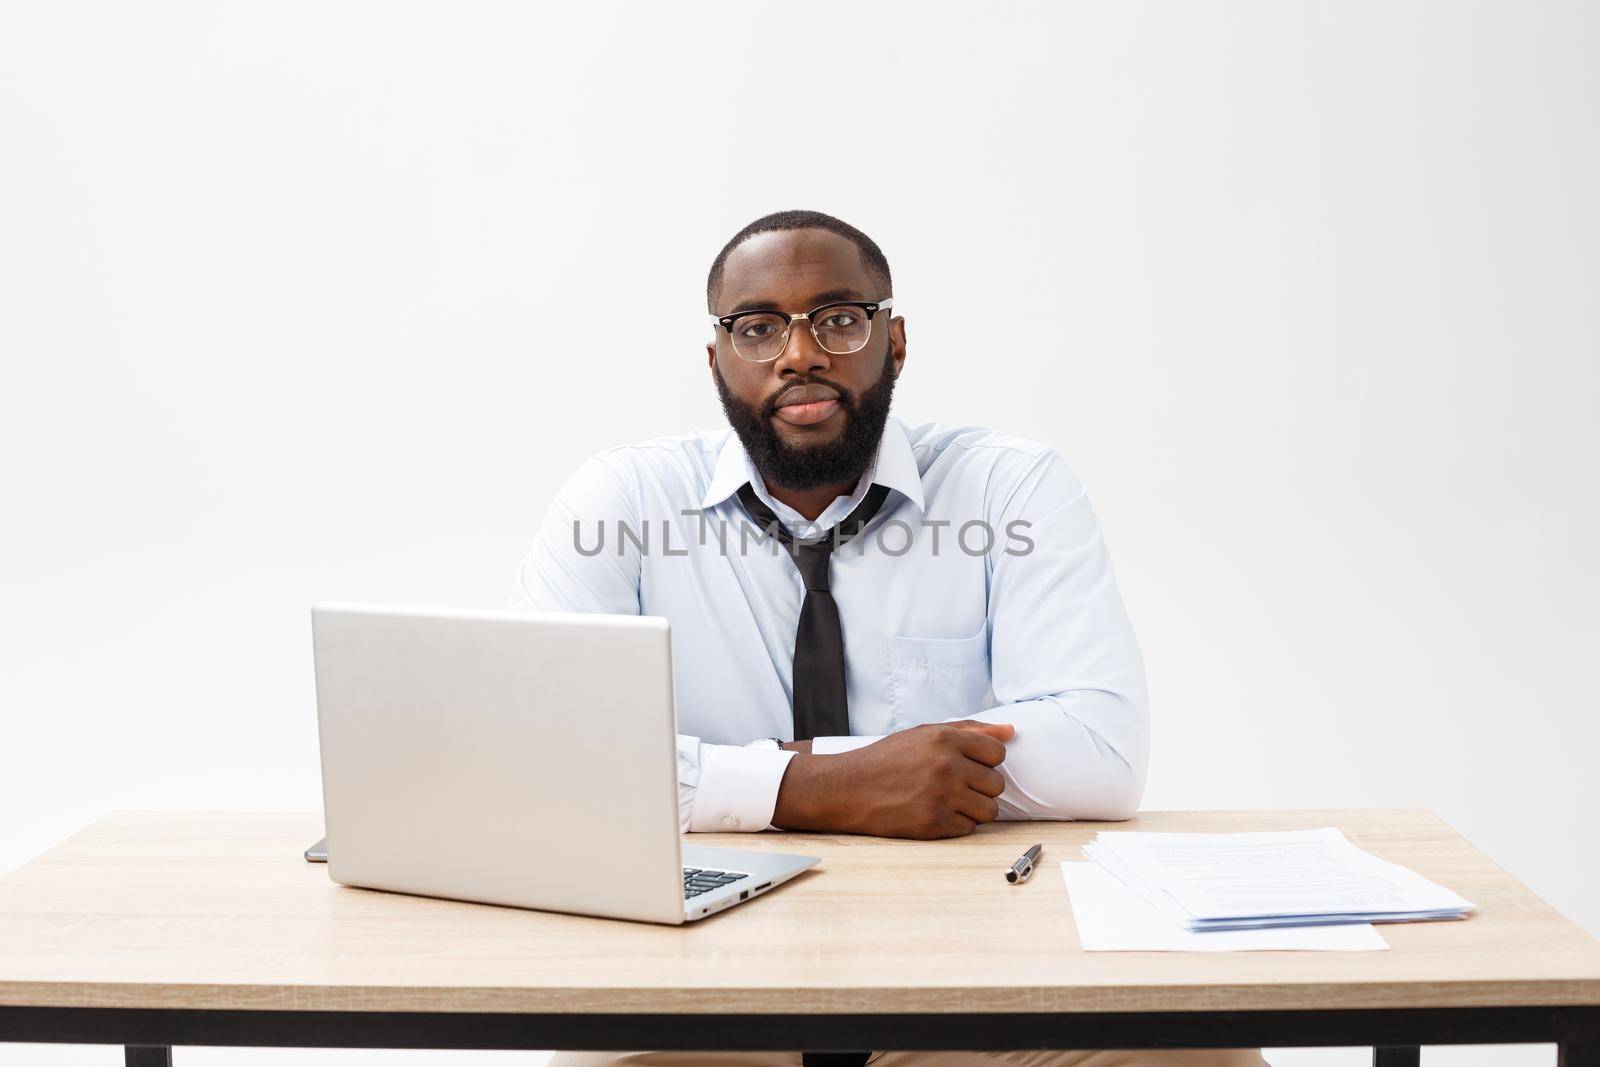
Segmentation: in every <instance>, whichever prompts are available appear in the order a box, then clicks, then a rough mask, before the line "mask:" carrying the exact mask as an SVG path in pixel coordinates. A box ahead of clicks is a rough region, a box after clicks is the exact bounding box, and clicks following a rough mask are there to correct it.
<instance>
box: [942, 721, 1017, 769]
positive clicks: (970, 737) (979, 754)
mask: <svg viewBox="0 0 1600 1067" xmlns="http://www.w3.org/2000/svg"><path fill="white" fill-rule="evenodd" d="M953 736H954V737H955V738H956V747H957V749H958V751H960V753H961V754H962V755H963V756H965V757H967V758H968V759H970V760H976V761H977V762H979V763H981V764H983V765H984V766H985V767H998V766H999V765H1000V764H1001V763H1004V762H1005V758H1006V746H1005V744H1004V743H1003V742H1001V741H997V740H995V739H994V738H993V737H990V736H989V735H988V734H986V733H979V732H978V731H977V730H957V731H955V732H954V734H953Z"/></svg>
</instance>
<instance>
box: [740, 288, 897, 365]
mask: <svg viewBox="0 0 1600 1067" xmlns="http://www.w3.org/2000/svg"><path fill="white" fill-rule="evenodd" d="M892 307H894V298H893V297H889V298H888V299H886V300H830V301H828V302H827V303H826V304H818V305H817V306H816V307H814V308H812V309H811V310H810V311H802V312H800V314H798V315H791V314H789V313H788V312H787V311H772V310H757V311H735V312H734V313H733V314H732V315H712V316H709V317H710V319H711V326H712V328H713V329H715V328H716V327H718V326H721V327H722V328H723V330H724V331H726V332H727V334H728V343H729V344H730V345H732V346H733V354H734V355H736V356H738V357H739V358H740V359H742V360H744V361H745V362H746V363H771V362H772V361H773V360H775V359H781V358H782V357H783V353H784V350H785V349H787V348H788V347H789V333H790V331H792V330H793V329H794V324H795V320H797V319H805V320H806V329H808V330H810V331H811V339H812V340H813V341H815V342H816V343H817V347H818V348H820V349H822V350H823V351H824V352H826V353H828V355H830V356H853V355H855V354H856V353H857V352H859V351H861V349H862V348H866V347H867V344H868V343H869V342H870V341H871V340H872V320H873V318H874V317H875V316H876V315H877V314H878V312H880V311H888V310H889V309H890V308H892ZM830 308H859V309H860V310H861V311H863V312H865V313H866V319H867V336H866V340H864V341H862V342H861V348H853V349H851V350H850V351H849V352H835V351H834V350H833V349H831V348H829V347H828V346H827V345H825V344H823V343H822V338H820V337H818V336H817V323H816V320H815V319H814V318H813V317H812V316H814V315H816V314H817V312H819V311H827V310H829V309H830ZM750 315H776V316H778V317H779V318H780V319H782V320H783V341H782V343H780V344H779V345H778V354H777V355H775V356H772V357H771V358H769V359H751V358H750V357H749V356H747V355H745V354H744V353H743V352H741V351H739V342H737V341H735V340H734V339H733V324H734V323H736V322H738V321H739V320H740V319H742V318H746V317H748V316H750Z"/></svg>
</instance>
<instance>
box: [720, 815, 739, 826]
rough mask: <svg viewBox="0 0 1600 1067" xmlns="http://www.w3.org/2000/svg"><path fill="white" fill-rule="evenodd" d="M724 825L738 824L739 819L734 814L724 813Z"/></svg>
mask: <svg viewBox="0 0 1600 1067" xmlns="http://www.w3.org/2000/svg"><path fill="white" fill-rule="evenodd" d="M722 825H724V826H738V825H739V820H738V819H736V818H734V817H733V816H732V815H724V816H723V817H722Z"/></svg>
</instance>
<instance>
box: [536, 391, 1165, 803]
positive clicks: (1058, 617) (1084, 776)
mask: <svg viewBox="0 0 1600 1067" xmlns="http://www.w3.org/2000/svg"><path fill="white" fill-rule="evenodd" d="M745 482H749V483H750V484H751V485H752V486H753V487H754V488H755V491H756V493H757V495H758V496H760V498H761V499H762V500H764V501H765V502H766V503H767V505H768V506H769V507H771V508H772V510H773V512H774V513H775V514H776V515H777V516H778V518H779V520H780V521H781V522H783V524H784V525H785V526H786V527H788V528H789V530H790V531H791V532H793V533H794V534H795V536H797V537H800V538H802V539H809V538H811V537H814V536H820V535H821V534H822V533H823V532H825V531H827V530H828V529H830V528H831V527H832V526H834V525H835V524H837V523H838V522H839V521H841V520H842V519H844V517H845V516H846V515H848V514H849V513H850V511H851V510H852V509H853V508H854V507H855V505H856V504H857V503H859V502H860V500H861V498H862V497H863V496H865V495H866V492H867V489H868V488H869V487H870V486H871V485H872V484H873V483H874V482H881V483H882V484H883V485H885V486H887V487H888V488H889V489H890V490H892V491H891V492H890V494H889V496H888V498H887V499H886V500H885V502H884V504H883V507H882V508H881V509H880V510H879V512H878V514H877V515H876V516H875V517H874V518H873V520H872V521H871V522H870V523H869V524H868V525H867V526H866V528H865V529H864V530H863V531H862V533H861V534H860V535H859V536H858V537H856V538H855V539H853V540H851V541H849V542H847V543H846V544H844V545H843V546H841V547H839V548H838V549H837V550H836V551H835V553H834V558H833V563H832V572H831V577H832V586H833V595H834V599H835V600H836V601H837V602H838V605H839V614H840V618H841V620H842V626H843V629H844V638H845V659H846V688H847V691H848V697H849V704H850V707H849V713H850V732H851V734H852V736H851V737H847V738H817V739H815V740H814V742H813V746H812V747H813V751H814V752H816V753H819V754H827V753H833V752H842V751H845V750H847V749H850V748H853V747H856V746H859V745H864V744H870V743H871V742H872V741H874V740H877V739H878V738H879V737H881V736H882V735H884V734H887V733H890V732H893V731H896V730H904V729H907V728H908V727H912V726H916V725H919V724H921V723H931V722H942V721H949V720H953V719H965V718H972V719H980V720H984V721H988V722H999V723H1011V724H1013V725H1014V726H1015V727H1016V736H1015V738H1013V739H1012V740H1011V741H1010V742H1009V743H1008V745H1007V753H1006V760H1005V762H1004V763H1003V764H1002V765H1001V767H1000V770H1001V771H1002V773H1003V774H1004V776H1005V783H1006V785H1005V792H1004V793H1003V794H1002V795H1001V797H1000V817H1001V818H1002V819H1125V818H1127V817H1128V816H1130V815H1131V814H1133V812H1134V811H1135V809H1136V808H1137V807H1138V804H1139V798H1140V795H1141V794H1142V792H1143V789H1144V780H1145V770H1146V766H1147V763H1148V752H1149V700H1148V695H1147V692H1146V687H1145V673H1144V661H1143V658H1142V657H1141V654H1140V651H1139V645H1138V642H1137V641H1136V639H1135V637H1134V633H1133V627H1132V625H1131V623H1130V622H1129V620H1128V616H1127V613H1126V611H1125V610H1124V608H1123V604H1122V597H1121V594H1120V593H1119V591H1118V589H1117V584H1116V578H1115V575H1114V573H1113V570H1112V565H1111V557H1110V554H1109V552H1108V550H1107V548H1106V544H1105V540H1104V538H1103V537H1102V536H1101V532H1100V523H1099V520H1098V519H1097V518H1096V516H1095V514H1094V511H1093V510H1092V508H1091V507H1090V505H1089V499H1088V497H1087V495H1086V494H1085V492H1084V488H1083V486H1082V484H1080V483H1079V481H1078V479H1077V478H1076V477H1075V476H1074V475H1073V474H1072V472H1071V471H1070V470H1069V469H1068V468H1067V466H1066V464H1065V463H1064V462H1063V460H1062V459H1061V457H1060V455H1059V454H1058V453H1057V452H1056V451H1055V450H1054V449H1052V448H1049V447H1048V446H1045V445H1042V444H1038V443H1036V442H1033V441H1028V440H1024V439H1022V438H1019V437H1013V436H1009V435H1006V434H1001V433H997V432H995V431H992V430H987V429H982V428H978V427H947V426H942V425H939V424H934V423H927V424H923V425H919V426H910V427H908V426H906V425H904V424H903V423H901V422H900V420H898V419H896V418H893V417H891V418H890V419H889V421H888V423H887V425H886V427H885V430H884V435H883V439H882V441H881V442H880V444H879V446H878V450H877V454H876V456H875V457H874V460H873V464H872V466H871V467H870V468H869V469H868V471H867V473H866V474H865V475H863V476H862V478H861V480H860V481H859V482H858V483H857V485H856V487H855V490H854V492H852V493H851V495H850V496H848V497H844V496H841V497H837V498H835V500H834V501H833V503H832V504H830V505H829V506H828V508H827V510H825V511H824V512H823V513H822V514H821V515H820V516H819V517H818V519H817V521H816V523H814V524H813V523H809V522H807V520H806V519H805V518H804V516H802V515H800V514H799V513H798V512H796V511H795V510H794V509H792V508H790V507H789V506H787V505H786V504H783V503H781V502H780V501H778V500H776V499H774V498H773V497H772V496H771V494H769V493H768V492H767V489H766V485H765V484H764V482H763V481H762V479H761V478H760V476H759V475H758V474H757V473H756V471H755V469H754V466H753V465H752V464H751V462H750V459H749V457H748V456H747V455H746V453H745V450H744V447H743V445H742V444H741V443H740V441H739V439H738V436H737V435H736V434H734V432H733V431H732V430H731V429H722V430H707V431H701V432H698V433H693V434H688V435H683V436H672V437H660V438H656V439H654V440H650V441H645V442H642V443H640V444H635V445H624V446H619V447H616V448H611V449H607V450H605V451H603V452H601V453H599V454H598V455H595V456H593V457H592V458H590V459H589V460H588V461H586V462H585V463H584V464H583V465H582V466H581V467H580V468H579V469H578V471H577V472H576V473H575V474H574V475H573V476H572V477H571V478H570V479H569V480H568V481H567V483H566V484H565V486H563V487H562V489H561V490H560V492H559V493H558V494H557V496H556V499H555V501H554V502H553V504H552V505H551V506H550V508H549V511H548V512H547V514H546V516H545V518H544V521H543V523H542V525H541V527H540V529H539V531H538V533H537V535H536V536H535V538H534V541H533V545H532V547H531V548H530V549H529V551H528V554H527V556H526V557H525V558H524V559H523V561H522V564H521V566H520V568H519V569H518V572H517V578H516V583H515V586H514V588H513V590H512V593H511V596H510V599H509V601H508V606H509V607H511V608H515V609H523V610H534V611H576V612H606V613H611V614H645V615H658V616H664V617H665V618H667V619H668V620H670V622H671V626H672V659H673V675H674V679H675V685H676V700H677V715H678V731H679V733H678V782H679V799H680V817H681V823H682V826H683V828H684V829H685V830H696V831H699V830H718V831H728V830H761V829H765V828H767V827H768V826H769V825H770V823H771V820H772V814H773V809H774V806H775V804H776V802H777V795H778V789H779V785H780V783H781V782H782V779H783V773H784V769H785V768H786V766H787V764H788V761H789V760H790V759H791V758H792V757H793V755H794V754H793V753H791V752H785V751H779V752H772V751H770V750H763V749H752V748H746V747H744V746H745V745H746V744H747V743H748V742H750V741H751V740H754V739H756V738H762V737H777V738H782V739H786V740H787V739H790V738H792V736H793V720H792V718H791V712H790V698H791V694H792V692H793V689H792V660H793V656H794V635H795V627H796V624H797V622H798V620H799V615H800V602H801V600H802V598H803V597H804V595H805V588H804V585H803V584H802V582H801V579H800V574H799V571H798V570H797V569H796V567H795V565H794V562H793V561H792V560H791V559H790V558H789V555H788V553H787V551H785V550H784V549H783V548H782V546H781V545H780V544H779V543H778V541H777V540H776V538H772V537H763V536H762V534H761V532H760V531H759V530H758V529H757V528H756V527H755V525H754V524H753V523H752V522H751V521H750V519H749V518H748V517H747V516H746V515H745V513H744V509H743V508H742V507H741V506H740V504H739V501H738V498H737V497H736V496H735V495H734V494H735V491H736V490H737V489H738V488H739V487H740V486H741V485H743V484H744V483H745ZM597 684H601V685H603V684H604V680H603V679H598V680H597ZM572 726H573V729H574V730H581V729H583V711H582V709H581V708H575V709H573V722H572Z"/></svg>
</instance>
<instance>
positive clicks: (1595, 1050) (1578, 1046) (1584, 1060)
mask: <svg viewBox="0 0 1600 1067" xmlns="http://www.w3.org/2000/svg"><path fill="white" fill-rule="evenodd" d="M1558 1047H1559V1049H1560V1051H1559V1052H1557V1053H1556V1063H1557V1065H1558V1067H1600V1041H1563V1042H1561V1044H1560V1045H1559V1046H1558Z"/></svg>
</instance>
